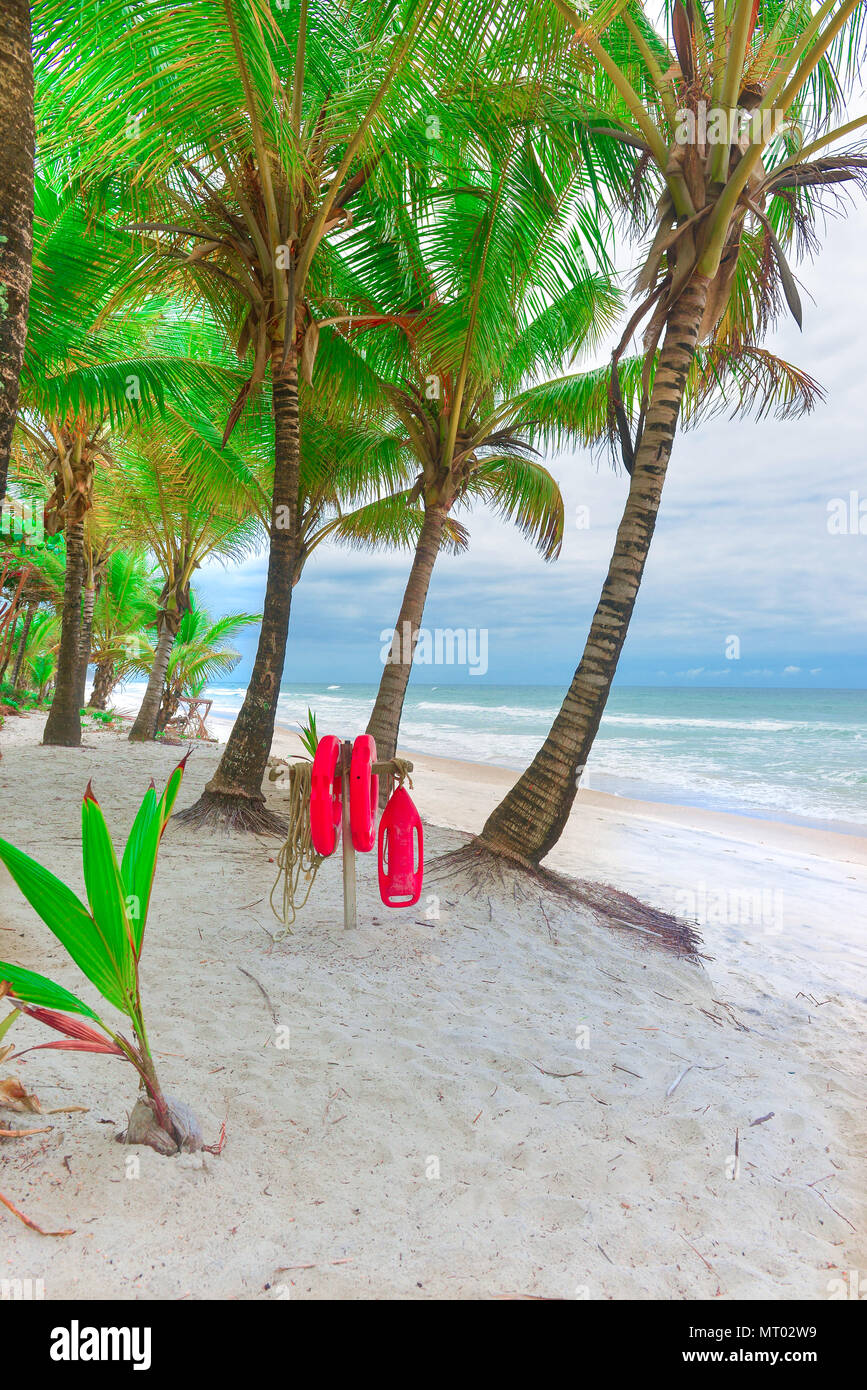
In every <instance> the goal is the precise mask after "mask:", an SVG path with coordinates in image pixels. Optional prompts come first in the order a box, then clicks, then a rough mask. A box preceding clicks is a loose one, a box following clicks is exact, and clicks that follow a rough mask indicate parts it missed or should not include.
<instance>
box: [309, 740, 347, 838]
mask: <svg viewBox="0 0 867 1390" xmlns="http://www.w3.org/2000/svg"><path fill="white" fill-rule="evenodd" d="M339 758H340V739H339V738H335V736H334V734H326V735H325V737H324V738H321V739H320V740H319V743H318V744H317V747H316V755H315V757H314V759H313V771H312V773H311V774H310V838H311V839H312V841H313V848H314V849H315V850H316V853H317V854H322V855H326V856H327V855H329V854H333V853H334V851H335V849H336V848H337V841H338V839H339V837H340V815H341V804H340V793H341V777H340V774H339V773H338V771H337V763H338V759H339Z"/></svg>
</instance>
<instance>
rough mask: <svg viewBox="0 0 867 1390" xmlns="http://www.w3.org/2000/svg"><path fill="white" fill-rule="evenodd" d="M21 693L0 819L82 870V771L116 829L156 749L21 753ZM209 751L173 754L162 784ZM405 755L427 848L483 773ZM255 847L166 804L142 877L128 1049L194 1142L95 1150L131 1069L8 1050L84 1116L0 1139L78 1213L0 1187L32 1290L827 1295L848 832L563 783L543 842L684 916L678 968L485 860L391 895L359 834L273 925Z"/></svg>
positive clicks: (125, 1100) (847, 1150) (72, 871)
mask: <svg viewBox="0 0 867 1390" xmlns="http://www.w3.org/2000/svg"><path fill="white" fill-rule="evenodd" d="M43 718H44V717H43V716H40V715H30V716H29V717H27V718H22V719H16V718H13V717H10V718H8V719H7V721H6V724H5V727H4V728H3V730H2V734H0V750H2V762H0V834H2V836H3V837H4V838H5V839H8V840H9V841H11V842H12V843H13V844H15V845H18V846H20V847H21V848H22V849H24V850H26V851H28V852H29V853H31V854H33V855H34V856H35V857H37V858H38V859H40V860H41V861H43V862H44V863H46V864H47V865H48V866H49V867H50V868H52V869H53V870H54V872H56V873H57V874H59V875H60V876H61V877H62V878H64V879H65V880H66V881H67V882H68V883H69V884H70V885H71V886H72V887H74V888H75V890H76V891H78V892H79V893H82V892H83V882H82V876H81V858H80V840H79V832H78V816H79V803H80V798H81V795H82V792H83V790H84V787H85V786H86V784H87V782H88V780H89V779H91V778H92V779H93V786H94V791H95V793H96V795H97V797H98V799H99V801H100V803H101V805H102V807H103V809H104V811H105V813H106V815H107V817H108V820H109V824H110V826H111V827H112V829H113V832H114V835H115V841H116V843H122V837H124V836H125V835H126V832H127V830H128V827H129V825H130V823H131V821H132V818H133V815H134V812H135V810H136V808H137V806H138V803H139V801H140V798H141V796H142V795H143V793H144V791H145V789H146V787H147V785H148V782H149V779H150V777H151V776H153V777H154V778H155V779H156V780H157V782H158V784H159V783H160V782H161V779H164V778H165V776H166V775H167V774H168V772H169V770H170V769H171V767H172V766H173V765H174V763H175V762H176V761H177V750H176V749H173V748H169V747H164V746H159V745H154V744H149V745H145V746H142V745H136V746H133V745H130V744H129V743H128V742H127V741H126V740H125V739H124V738H122V737H119V736H118V735H117V734H116V733H114V732H112V731H110V730H103V729H100V730H98V731H92V730H90V729H88V731H87V733H86V736H85V739H84V744H83V746H82V748H81V749H75V750H73V749H62V748H50V749H49V748H42V747H40V746H39V739H40V736H41V729H42V724H43ZM296 746H297V741H296V740H295V738H294V736H293V735H291V734H289V733H286V732H281V733H279V734H278V737H277V739H276V741H275V752H276V753H279V754H285V753H287V752H291V751H292V750H293V749H294V748H295V747H296ZM218 752H219V750H218V748H217V747H216V746H215V745H204V746H198V747H196V749H195V753H194V755H193V757H192V758H191V760H190V764H189V768H188V772H187V776H186V779H185V783H184V786H183V789H182V792H181V797H180V800H179V806H185V805H189V804H190V802H191V801H192V800H193V799H194V798H195V797H196V796H197V795H198V793H199V791H200V790H201V788H202V786H203V785H204V783H205V782H206V781H207V779H208V778H209V776H210V775H211V773H212V771H213V769H214V767H215V765H216V762H217V758H218ZM414 762H415V772H414V774H413V777H414V783H415V786H414V792H413V795H414V797H415V798H416V800H417V804H418V806H419V809H420V810H421V812H422V815H423V817H424V821H425V833H426V849H427V855H428V858H429V860H432V859H433V858H435V857H436V856H437V855H439V854H441V853H443V852H444V851H446V850H449V849H452V848H455V847H457V846H459V845H460V844H461V843H463V842H464V840H465V838H466V836H467V835H468V834H470V833H472V832H473V831H474V830H478V829H479V828H480V827H481V825H482V823H483V821H484V818H485V816H486V814H487V813H488V811H489V810H490V809H491V808H492V807H493V806H494V805H495V804H496V802H497V800H498V799H499V797H500V796H501V795H502V791H503V789H504V788H505V787H506V786H507V785H508V784H509V781H510V780H511V779H512V778H513V777H514V775H515V774H514V773H511V772H508V771H506V770H504V769H499V768H494V767H482V766H478V765H474V764H470V763H457V762H446V761H443V760H439V759H434V758H429V757H416V758H415V759H414ZM281 797H282V793H281V792H280V791H279V790H273V789H272V790H270V791H269V803H270V804H273V805H274V807H275V808H277V809H279V807H280V803H281ZM277 848H278V845H277V843H276V841H267V840H265V839H262V838H252V837H251V838H234V839H230V838H226V837H225V836H223V835H220V834H216V833H209V832H205V833H199V834H197V835H195V836H193V835H192V834H190V833H189V832H188V831H185V830H184V829H183V828H182V827H180V826H177V825H174V824H170V826H169V828H168V831H167V833H166V837H165V840H164V844H163V849H162V852H161V859H160V866H159V869H158V872H157V880H156V887H155V891H154V899H153V905H152V908H151V913H150V918H149V924H148V938H147V943H146V949H145V954H144V959H143V966H142V969H143V989H144V997H145V1007H146V1010H147V1014H148V1020H149V1031H150V1035H151V1041H152V1044H153V1047H154V1050H155V1053H156V1056H157V1061H158V1064H159V1067H160V1071H161V1075H162V1077H163V1081H164V1084H165V1086H166V1089H167V1090H168V1091H169V1092H171V1093H172V1094H173V1095H176V1096H179V1097H181V1098H182V1099H183V1100H185V1101H187V1102H188V1103H189V1104H190V1105H192V1106H193V1108H194V1109H195V1110H196V1111H197V1113H198V1114H199V1116H200V1118H201V1120H202V1123H203V1127H204V1129H205V1132H206V1137H207V1138H208V1139H209V1140H211V1141H213V1140H216V1139H217V1136H218V1134H219V1132H220V1129H221V1126H222V1124H223V1123H224V1122H225V1125H226V1142H225V1147H224V1150H223V1152H222V1155H221V1156H219V1157H215V1156H212V1155H210V1154H205V1155H201V1154H199V1155H190V1156H181V1157H179V1158H175V1159H164V1158H161V1157H159V1156H158V1155H157V1154H156V1153H153V1152H152V1151H150V1150H147V1149H141V1148H139V1149H135V1150H130V1149H125V1148H122V1147H121V1146H120V1145H118V1144H117V1143H115V1142H114V1136H115V1134H116V1133H117V1132H118V1131H119V1130H120V1129H121V1127H122V1126H123V1124H124V1121H125V1117H126V1115H127V1113H128V1111H129V1109H130V1107H131V1105H132V1103H133V1101H134V1098H135V1084H134V1078H133V1076H132V1073H131V1072H130V1071H129V1069H128V1068H126V1067H125V1066H124V1065H123V1064H122V1063H120V1062H119V1061H117V1060H116V1059H114V1058H102V1057H96V1056H89V1055H85V1056H76V1055H74V1054H67V1053H52V1052H33V1053H30V1054H28V1056H27V1057H26V1058H24V1059H22V1061H21V1062H20V1063H15V1064H14V1066H13V1072H14V1074H17V1075H19V1076H20V1077H21V1079H22V1081H23V1082H25V1084H26V1085H27V1086H28V1088H30V1089H31V1090H33V1091H35V1092H36V1094H37V1095H38V1096H39V1098H40V1100H41V1102H42V1105H43V1107H44V1108H45V1109H49V1108H52V1107H58V1106H64V1105H83V1106H87V1107H88V1110H87V1112H86V1113H75V1114H69V1115H55V1116H52V1117H46V1118H45V1119H44V1120H36V1121H34V1123H37V1124H45V1125H48V1126H50V1130H49V1132H48V1133H45V1134H40V1135H38V1136H32V1137H31V1138H28V1139H22V1140H17V1141H14V1142H12V1141H9V1142H6V1143H5V1144H4V1145H3V1147H2V1149H0V1165H2V1180H0V1186H2V1190H3V1192H4V1193H5V1194H6V1195H7V1196H8V1197H9V1198H10V1199H11V1200H13V1201H14V1202H15V1204H16V1205H17V1206H19V1207H20V1208H22V1209H23V1210H24V1211H26V1213H27V1214H28V1216H30V1217H32V1218H33V1219H34V1220H36V1221H38V1222H39V1223H40V1224H41V1225H42V1226H44V1227H46V1228H48V1229H52V1230H57V1229H65V1228H72V1229H73V1230H74V1234H72V1235H69V1236H67V1237H64V1238H62V1239H47V1238H43V1237H41V1236H39V1235H36V1234H34V1233H33V1232H31V1231H28V1230H26V1229H25V1228H24V1227H23V1226H22V1225H20V1223H19V1222H18V1221H16V1220H15V1219H14V1218H13V1217H12V1216H11V1215H10V1214H9V1213H7V1212H5V1211H3V1212H2V1214H0V1232H2V1247H0V1248H2V1256H0V1278H3V1279H15V1278H18V1279H27V1278H30V1279H35V1280H40V1279H41V1280H44V1285H45V1296H46V1298H49V1299H52V1298H76V1299H79V1298H120V1299H134V1298H170V1299H179V1298H190V1299H202V1298H209V1297H218V1298H242V1299H286V1298H288V1299H292V1298H328V1297H340V1298H354V1297H357V1298H374V1297H380V1298H382V1297H386V1298H419V1299H427V1298H511V1297H545V1298H569V1299H575V1298H578V1299H583V1298H589V1299H624V1298H644V1299H680V1298H683V1299H697V1298H721V1299H729V1298H747V1299H799V1298H807V1299H827V1298H829V1297H830V1296H833V1295H835V1294H836V1296H840V1294H839V1291H840V1290H841V1289H843V1290H844V1291H845V1289H846V1287H847V1285H846V1282H845V1281H846V1280H847V1279H848V1271H850V1270H857V1269H858V1268H862V1269H863V1268H864V1260H865V1257H867V1242H865V1234H864V1233H865V1216H867V1213H865V1204H864V1196H863V1194H864V1177H865V1159H864V1153H865V1137H867V1135H865V1131H867V1126H865V1119H864V1103H865V1097H867V1085H865V1079H864V1065H863V1057H862V1051H863V1049H862V1038H863V1029H864V1023H865V1017H867V1008H865V995H867V988H865V978H867V973H865V963H867V961H865V957H867V946H865V941H867V938H865V933H864V925H865V921H864V919H865V909H864V903H865V901H867V895H865V889H867V841H865V840H864V839H860V838H859V837H857V836H853V835H841V834H834V833H832V832H826V831H820V830H812V829H808V828H802V827H799V826H789V825H782V824H777V823H774V822H771V821H760V820H751V819H748V818H745V817H740V816H734V815H724V814H719V813H711V812H706V811H700V810H693V809H684V808H681V807H677V806H671V805H661V804H660V805H655V804H650V803H644V802H636V801H628V800H626V799H625V798H619V797H612V796H606V795H604V794H602V793H598V792H592V791H586V792H581V793H580V794H579V797H578V801H577V803H576V807H575V810H574V813H573V816H572V819H571V821H570V824H569V826H568V827H567V830H566V833H565V834H564V836H563V838H562V839H561V841H560V843H559V844H558V845H557V847H556V849H555V851H554V853H553V854H552V855H551V857H550V860H549V861H548V863H549V865H550V867H551V868H554V869H557V870H559V871H561V872H562V873H565V874H568V875H570V876H572V877H575V878H581V879H587V880H590V881H593V882H597V883H603V884H610V885H612V886H613V887H614V888H617V889H620V890H623V891H625V892H628V893H630V894H634V895H635V896H636V897H639V898H641V899H642V900H644V901H646V902H648V903H650V904H652V905H654V906H656V907H659V908H662V909H665V910H667V911H670V912H675V913H677V914H678V915H679V916H682V917H685V918H687V919H692V920H697V921H698V923H699V927H700V930H701V933H702V938H703V947H702V950H703V953H704V959H703V960H702V962H701V963H700V964H696V963H695V962H692V961H689V960H687V959H678V958H676V957H675V956H673V955H672V954H669V953H665V952H663V951H662V950H660V949H659V947H658V946H656V945H655V944H653V943H652V942H650V941H648V939H647V938H645V937H643V935H642V933H640V932H639V931H637V930H635V929H632V928H629V927H627V926H623V927H622V928H621V929H617V924H616V923H615V924H613V925H612V924H611V923H606V922H604V921H602V920H601V919H600V918H599V917H598V916H595V915H594V914H593V913H592V912H590V911H589V910H588V911H582V912H578V911H576V910H575V909H574V908H573V907H567V906H564V903H563V901H562V899H559V898H558V897H556V896H555V895H554V894H548V893H547V892H545V891H536V890H535V888H528V887H527V886H526V884H524V883H520V882H519V881H517V880H514V879H513V878H511V877H509V875H505V876H504V878H503V881H502V883H499V884H497V883H494V884H492V885H491V886H490V888H489V889H486V890H485V891H484V892H483V893H479V892H475V893H474V892H472V891H471V889H470V888H469V886H468V884H467V883H466V882H464V881H463V879H462V878H461V877H454V878H451V879H449V878H447V877H444V878H440V877H434V878H432V879H431V881H430V882H429V883H428V884H426V888H425V892H424V894H423V896H422V900H421V902H420V903H419V904H418V905H417V907H415V908H411V909H408V910H403V911H389V910H388V909H386V908H384V907H383V906H382V904H381V902H380V900H379V896H378V892H377V888H376V866H375V857H374V856H364V857H361V858H360V860H359V915H360V925H359V927H358V929H357V930H356V931H355V932H353V933H346V932H344V930H343V927H342V918H341V909H340V868H339V862H338V859H337V858H335V859H333V860H329V861H327V862H326V863H325V865H324V866H323V868H322V870H321V872H320V874H319V877H318V879H317V882H316V884H315V887H314V890H313V895H312V897H311V900H310V902H309V904H308V905H307V906H306V907H305V908H304V909H303V911H302V913H301V914H300V916H299V919H298V921H297V923H296V926H295V928H294V931H293V933H292V934H291V935H286V934H283V935H279V933H280V932H281V926H280V923H279V922H278V921H277V920H276V919H275V918H274V916H273V915H272V912H271V909H270V907H269V893H270V891H271V887H272V884H273V882H274V877H275V869H276V866H275V863H274V858H275V855H276V851H277ZM0 927H2V932H0V956H2V957H3V958H6V959H11V960H12V961H14V962H15V963H16V964H19V965H23V966H26V967H30V968H32V969H37V970H41V971H44V972H45V973H47V974H49V975H53V976H55V977H56V978H57V979H58V980H59V981H61V982H62V983H64V984H66V985H67V986H68V987H70V988H72V989H74V990H75V991H76V992H79V993H81V995H82V997H84V998H86V999H88V1000H89V1001H90V1002H95V1000H94V996H93V993H92V991H91V990H90V987H89V986H88V985H87V983H86V982H85V981H83V980H82V978H81V977H80V976H78V974H77V972H76V970H75V968H74V967H73V966H72V964H71V963H70V962H69V961H68V959H67V958H66V956H65V955H64V953H63V952H62V950H61V949H60V947H59V946H58V945H57V944H56V943H55V942H54V940H53V938H52V937H51V936H50V934H49V933H48V931H47V929H46V928H45V927H44V926H43V925H42V924H41V923H40V922H39V921H38V919H37V918H36V916H35V914H34V913H33V912H32V910H31V909H30V908H29V907H28V906H27V904H26V903H25V901H24V900H23V898H22V896H21V894H20V893H19V891H18V890H17V888H16V887H15V886H14V884H13V883H12V881H11V880H10V878H9V876H8V874H6V873H5V871H4V872H3V873H2V875H0ZM15 1041H16V1042H17V1044H18V1046H19V1047H21V1046H26V1045H27V1044H28V1043H38V1042H43V1041H45V1034H44V1031H43V1030H40V1029H39V1028H38V1026H37V1025H36V1024H34V1023H31V1022H29V1021H25V1022H24V1023H19V1025H17V1027H16V1029H15ZM4 1070H8V1064H7V1069H4ZM131 1160H132V1161H131ZM841 1281H843V1282H842V1283H841Z"/></svg>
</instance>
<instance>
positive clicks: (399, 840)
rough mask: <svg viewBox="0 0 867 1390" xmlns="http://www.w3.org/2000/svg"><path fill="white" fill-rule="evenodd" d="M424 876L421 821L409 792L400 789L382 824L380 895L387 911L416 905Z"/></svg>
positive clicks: (392, 800) (392, 798) (380, 832)
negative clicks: (388, 908) (391, 908)
mask: <svg viewBox="0 0 867 1390" xmlns="http://www.w3.org/2000/svg"><path fill="white" fill-rule="evenodd" d="M416 841H418V849H417V850H416ZM416 860H417V861H418V862H417V863H416ZM423 876H424V835H423V831H422V826H421V817H420V815H419V813H418V811H417V810H416V809H415V806H414V805H413V800H412V797H411V796H410V794H409V792H408V791H407V790H406V788H405V787H398V789H397V791H396V792H395V793H394V794H393V796H392V797H391V799H390V800H389V803H388V805H387V806H386V808H385V810H384V811H383V813H382V820H381V821H380V822H379V895H380V897H381V898H382V901H383V902H384V903H385V905H386V907H412V905H413V903H417V902H418V900H419V898H420V897H421V884H422V878H423Z"/></svg>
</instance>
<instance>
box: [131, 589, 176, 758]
mask: <svg viewBox="0 0 867 1390" xmlns="http://www.w3.org/2000/svg"><path fill="white" fill-rule="evenodd" d="M174 616H175V615H174V614H172V615H171V616H169V615H167V614H164V615H163V617H162V619H161V620H160V633H159V637H158V638H157V649H156V652H155V653H154V660H153V665H152V666H151V669H150V675H149V676H148V683H147V689H146V690H145V693H144V698H143V699H142V702H141V705H140V706H139V712H138V714H137V715H136V717H135V722H134V723H133V726H132V728H131V729H130V731H129V741H130V743H147V742H148V741H149V740H150V739H152V738H153V737H154V735H155V734H156V731H157V716H158V714H159V712H160V700H161V699H162V697H163V686H164V685H165V681H166V671H167V670H168V669H169V661H170V659H171V655H172V647H173V646H174V645H175V637H176V636H177V632H178V627H179V625H180V622H179V620H178V621H173V619H174Z"/></svg>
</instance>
